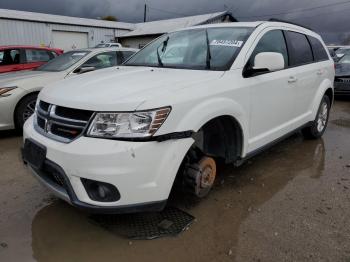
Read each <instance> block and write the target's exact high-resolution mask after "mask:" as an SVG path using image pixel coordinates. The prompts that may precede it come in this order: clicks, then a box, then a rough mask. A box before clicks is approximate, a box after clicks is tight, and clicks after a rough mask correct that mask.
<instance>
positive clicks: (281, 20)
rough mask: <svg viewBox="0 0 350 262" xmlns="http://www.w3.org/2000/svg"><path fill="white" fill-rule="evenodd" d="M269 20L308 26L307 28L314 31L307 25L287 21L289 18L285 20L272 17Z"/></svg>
mask: <svg viewBox="0 0 350 262" xmlns="http://www.w3.org/2000/svg"><path fill="white" fill-rule="evenodd" d="M268 21H269V22H281V23H287V24H292V25H297V26H300V27H304V28H306V29H309V30H311V31H313V29H311V28H310V27H307V26H304V25H301V24H298V23H294V22H290V21H287V20H283V19H278V18H270V19H269V20H268Z"/></svg>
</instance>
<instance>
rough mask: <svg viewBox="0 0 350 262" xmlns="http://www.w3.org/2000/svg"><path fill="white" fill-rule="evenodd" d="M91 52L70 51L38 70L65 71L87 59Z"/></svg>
mask: <svg viewBox="0 0 350 262" xmlns="http://www.w3.org/2000/svg"><path fill="white" fill-rule="evenodd" d="M88 53H90V52H89V51H70V52H67V53H64V54H63V55H60V56H58V57H56V58H54V59H52V60H51V61H49V62H48V63H47V64H44V65H42V66H40V67H38V68H37V70H38V71H50V72H59V71H64V70H66V69H68V68H69V67H71V66H72V65H74V64H75V63H77V62H78V61H79V60H81V59H82V58H83V57H85V56H86V55H87V54H88Z"/></svg>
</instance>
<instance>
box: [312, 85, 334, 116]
mask: <svg viewBox="0 0 350 262" xmlns="http://www.w3.org/2000/svg"><path fill="white" fill-rule="evenodd" d="M325 95H327V96H328V97H329V99H330V102H331V106H332V105H333V102H334V89H333V84H332V82H331V81H330V80H329V79H326V80H324V81H323V82H322V83H321V85H320V87H319V88H318V90H317V92H316V94H315V98H314V100H313V103H312V119H315V118H316V114H317V111H318V107H319V106H320V103H321V100H322V98H323V96H325Z"/></svg>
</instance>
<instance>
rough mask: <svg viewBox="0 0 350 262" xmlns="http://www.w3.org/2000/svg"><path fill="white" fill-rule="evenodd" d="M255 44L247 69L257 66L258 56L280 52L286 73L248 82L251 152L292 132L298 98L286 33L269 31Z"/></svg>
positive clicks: (248, 80) (282, 72)
mask: <svg viewBox="0 0 350 262" xmlns="http://www.w3.org/2000/svg"><path fill="white" fill-rule="evenodd" d="M255 43H257V44H256V46H255V48H254V50H253V52H252V54H251V55H250V57H249V59H248V63H247V65H246V67H252V66H254V58H255V56H256V55H257V54H258V53H261V52H277V53H281V54H282V55H283V57H284V61H285V69H283V70H279V71H275V72H267V73H264V74H260V75H255V76H254V75H253V76H250V77H247V78H246V79H245V81H246V82H247V83H248V86H249V88H250V97H251V115H250V136H249V148H248V151H249V152H252V151H254V150H256V149H258V148H260V147H262V146H264V145H266V144H268V143H270V142H272V141H274V140H276V139H278V138H279V137H281V136H283V135H284V134H286V133H288V131H291V122H292V119H293V116H294V111H295V95H296V94H295V82H294V81H293V76H292V75H291V74H290V70H289V69H288V51H287V45H286V41H285V38H284V34H283V32H282V31H281V30H270V31H265V32H264V33H263V34H262V35H261V37H260V39H259V40H257V41H256V42H255Z"/></svg>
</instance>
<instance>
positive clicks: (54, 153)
mask: <svg viewBox="0 0 350 262" xmlns="http://www.w3.org/2000/svg"><path fill="white" fill-rule="evenodd" d="M23 131H24V132H23V133H24V134H23V138H24V139H26V138H30V139H32V140H34V141H36V142H38V143H39V144H41V145H44V146H45V147H46V148H47V155H46V161H45V165H49V166H50V167H51V168H52V169H54V170H56V172H58V173H59V174H61V175H62V176H63V177H64V178H65V179H66V181H67V185H68V187H67V188H66V190H61V189H60V188H57V187H55V186H54V185H53V184H52V183H50V181H48V180H46V179H45V178H43V177H44V176H43V175H42V174H40V170H34V169H33V167H31V166H30V169H31V171H32V172H33V174H34V176H35V177H37V178H38V179H39V180H40V181H41V182H42V183H43V184H45V185H46V186H47V187H48V188H49V189H50V190H51V191H52V192H53V193H54V194H56V195H57V196H58V197H60V198H62V199H63V200H65V201H67V202H69V203H71V204H72V205H74V206H77V207H80V208H84V209H88V210H89V211H96V212H101V213H124V212H136V211H142V210H156V209H160V208H162V207H164V203H165V202H166V200H167V199H168V197H169V194H170V191H171V188H172V185H173V182H174V179H175V176H176V174H177V171H178V169H179V167H180V164H181V162H182V160H183V158H184V156H185V154H186V153H187V151H188V149H189V148H190V146H191V145H192V144H193V139H192V138H186V139H179V140H169V141H165V142H126V141H116V140H107V139H97V138H89V137H80V138H78V139H76V140H75V141H73V142H71V143H69V144H64V143H60V142H57V141H54V140H51V139H49V138H47V137H44V136H42V135H41V134H39V133H38V132H36V131H35V130H34V127H33V117H32V118H30V119H29V120H28V121H27V122H26V123H25V125H24V128H23ZM81 178H85V179H91V180H95V181H100V182H105V183H109V184H112V185H114V186H115V187H116V188H117V189H118V190H119V192H120V196H121V198H120V199H119V200H118V201H116V202H96V201H93V200H91V199H90V198H89V196H88V194H87V192H86V190H85V188H84V186H83V184H82V182H81Z"/></svg>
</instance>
